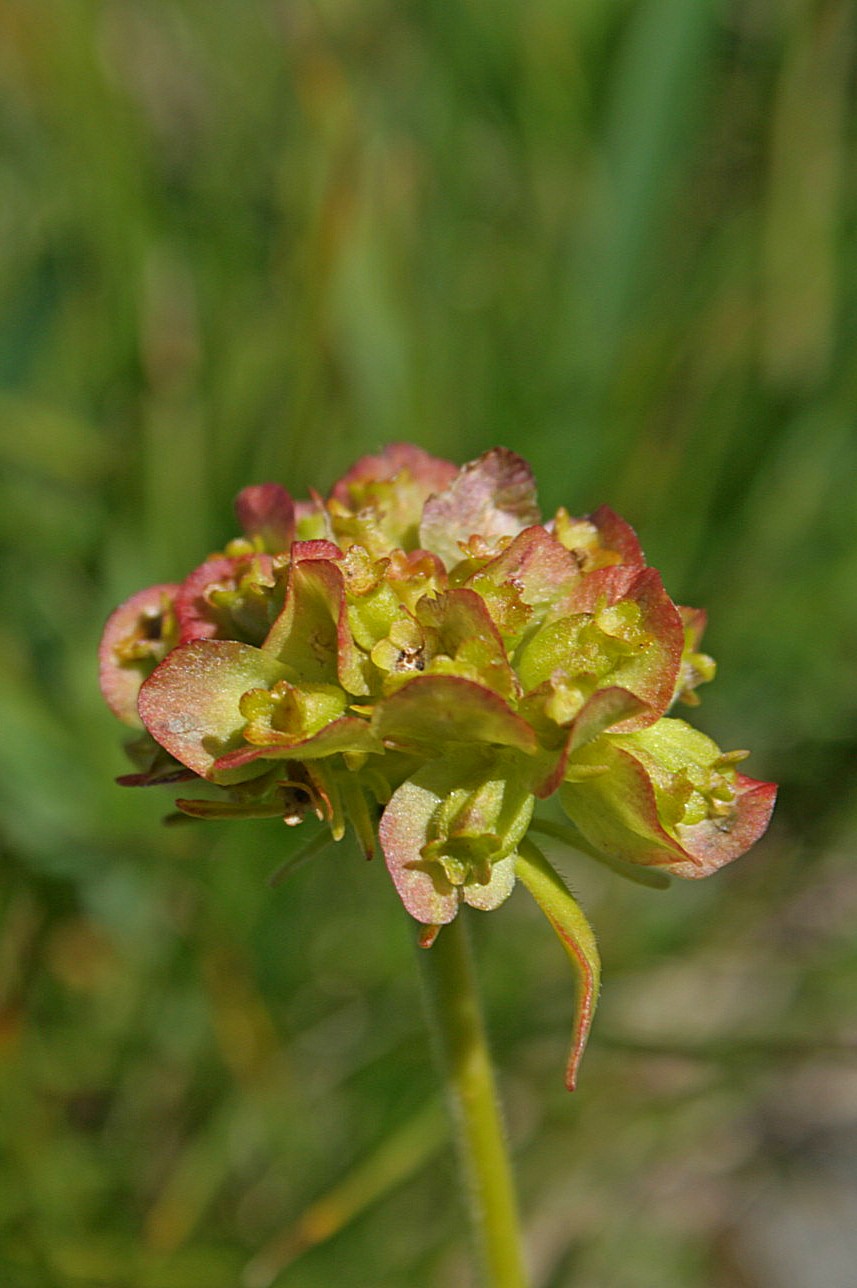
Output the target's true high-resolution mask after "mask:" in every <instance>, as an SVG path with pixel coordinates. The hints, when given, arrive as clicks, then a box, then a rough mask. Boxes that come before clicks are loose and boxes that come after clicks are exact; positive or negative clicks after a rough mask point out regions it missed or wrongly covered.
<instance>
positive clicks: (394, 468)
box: [331, 443, 458, 505]
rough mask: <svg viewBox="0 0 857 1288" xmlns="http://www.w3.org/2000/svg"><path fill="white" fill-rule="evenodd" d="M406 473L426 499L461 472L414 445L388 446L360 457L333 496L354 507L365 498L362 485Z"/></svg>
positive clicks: (333, 491) (335, 487)
mask: <svg viewBox="0 0 857 1288" xmlns="http://www.w3.org/2000/svg"><path fill="white" fill-rule="evenodd" d="M402 470H407V471H408V473H409V474H410V476H411V479H413V480H414V481H415V482H416V483H418V484H419V485H420V489H421V491H422V492H423V494H424V496H426V497H428V496H431V494H432V493H433V492H440V491H441V490H442V489H443V488H445V487H446V486H447V485H448V484H449V483H451V482H452V480H453V479H454V478H455V476H456V474H457V473H458V468H457V466H455V465H453V463H452V461H445V460H443V459H442V458H441V457H439V456H431V455H430V454H429V453H428V452H424V451H423V449H422V448H421V447H415V446H414V445H413V443H389V444H388V445H387V446H386V447H385V448H384V449H383V451H381V452H380V453H379V454H378V455H377V456H361V457H360V460H359V461H357V462H356V463H355V464H354V465H352V466H351V469H350V470H348V471H347V473H345V474H343V475H342V478H340V479H339V480H338V481H337V482H336V483H335V484H334V486H333V489H332V491H331V496H332V497H333V498H334V499H335V500H337V501H339V502H341V503H342V504H343V505H351V503H352V502H353V501H354V500H355V498H357V499H358V501H359V499H360V498H361V496H362V485H364V484H366V483H376V482H386V481H388V480H390V479H394V478H396V477H397V475H399V474H401V472H402Z"/></svg>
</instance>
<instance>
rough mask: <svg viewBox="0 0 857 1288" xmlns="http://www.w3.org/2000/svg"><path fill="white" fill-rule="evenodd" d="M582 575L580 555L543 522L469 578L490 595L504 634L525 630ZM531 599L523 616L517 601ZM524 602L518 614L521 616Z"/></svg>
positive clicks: (468, 583) (491, 608) (488, 600)
mask: <svg viewBox="0 0 857 1288" xmlns="http://www.w3.org/2000/svg"><path fill="white" fill-rule="evenodd" d="M578 581H580V570H579V569H578V566H577V563H576V561H575V559H574V557H573V556H572V555H571V554H570V553H569V551H568V550H566V549H565V548H564V547H563V546H561V545H560V543H559V542H558V541H557V539H556V537H554V536H552V535H551V534H550V533H549V532H547V531H546V529H545V528H543V527H542V526H541V525H540V524H536V525H534V526H533V527H530V528H525V529H524V531H523V532H519V533H518V535H517V536H516V537H515V538H514V540H513V541H512V543H511V545H509V546H508V547H507V548H506V549H505V550H504V551H503V552H502V553H501V554H499V555H497V557H496V558H494V559H490V560H489V561H488V562H487V563H486V564H484V565H483V566H482V567H481V568H479V569H477V571H476V572H474V573H472V574H471V575H470V577H468V578H467V581H466V582H465V585H466V586H471V587H472V588H473V589H474V590H476V591H477V592H478V593H479V594H480V595H481V596H482V597H483V598H484V599H485V601H486V603H487V605H488V608H489V611H490V612H491V615H492V617H493V618H494V620H495V621H496V622H497V623H498V625H499V626H500V628H501V629H502V630H503V632H504V634H506V635H510V636H519V635H520V632H521V631H522V629H523V627H524V626H526V625H527V624H528V623H530V624H531V623H532V619H533V614H535V622H536V623H537V622H539V621H540V620H542V619H543V618H544V616H545V614H546V613H547V611H548V610H549V609H550V608H551V606H552V605H554V604H556V603H557V602H558V601H563V600H564V599H565V598H566V597H567V596H568V594H569V593H570V591H571V589H572V587H573V586H574V585H576V583H577V582H578ZM520 605H525V608H524V609H523V619H522V620H518V619H516V614H515V608H516V606H520ZM520 611H521V610H520V608H518V618H520Z"/></svg>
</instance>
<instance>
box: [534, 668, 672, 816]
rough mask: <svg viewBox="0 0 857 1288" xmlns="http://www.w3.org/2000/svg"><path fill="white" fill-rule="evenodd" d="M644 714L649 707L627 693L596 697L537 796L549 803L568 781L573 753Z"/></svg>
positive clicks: (609, 692) (570, 732) (572, 730)
mask: <svg viewBox="0 0 857 1288" xmlns="http://www.w3.org/2000/svg"><path fill="white" fill-rule="evenodd" d="M642 710H647V708H646V705H645V703H644V702H641V700H640V699H639V698H637V697H635V696H634V694H633V693H629V692H628V690H627V689H621V688H617V687H615V686H614V687H612V688H609V689H599V690H598V691H597V692H596V693H593V695H592V697H591V698H589V699H588V700H587V702H586V703H585V704H584V706H583V707H582V708H581V710H580V712H579V713H578V715H577V716H575V718H574V720H573V721H572V722H571V724H570V725H569V728H568V733H567V735H566V737H565V739H564V741H563V743H562V746H561V748H560V750H559V752H558V753H557V754H556V755H555V757H554V758H553V763H552V765H551V768H550V771H549V772H548V774H547V775H546V777H545V778H543V779H542V781H541V782H540V783H539V785H538V786H537V787H536V788H535V789H534V790H535V794H536V796H538V797H539V798H540V799H541V800H545V799H546V798H547V797H548V796H552V795H553V793H554V792H555V791H556V790H557V788H558V787H559V785H560V783H561V782H562V780H563V778H564V777H565V771H566V768H567V766H568V758H569V756H570V755H571V754H572V753H573V752H575V751H577V750H579V748H581V747H585V746H586V744H587V743H590V742H593V741H594V740H595V739H596V738H600V737H601V735H602V734H603V733H605V732H606V731H607V730H608V729H611V728H614V727H615V726H617V725H621V724H627V723H630V722H631V720H632V719H633V718H634V717H635V716H637V715H639V713H640V712H641V711H642Z"/></svg>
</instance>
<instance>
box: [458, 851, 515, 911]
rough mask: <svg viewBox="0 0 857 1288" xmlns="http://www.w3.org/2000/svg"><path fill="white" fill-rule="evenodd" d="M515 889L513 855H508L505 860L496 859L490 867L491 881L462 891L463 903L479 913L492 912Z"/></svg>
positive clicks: (467, 887)
mask: <svg viewBox="0 0 857 1288" xmlns="http://www.w3.org/2000/svg"><path fill="white" fill-rule="evenodd" d="M514 888H515V855H514V854H508V855H507V856H506V858H505V859H498V860H497V862H496V863H493V864H492V865H491V880H490V881H488V882H487V883H486V884H485V885H479V884H477V883H476V882H474V883H472V884H471V885H466V886H465V887H464V891H463V896H462V897H463V899H464V902H465V903H466V904H467V905H468V906H469V907H470V908H478V909H479V911H480V912H493V910H494V909H495V908H499V907H500V904H501V903H505V902H506V900H507V899H508V898H509V895H510V894H511V893H512V891H513V890H514Z"/></svg>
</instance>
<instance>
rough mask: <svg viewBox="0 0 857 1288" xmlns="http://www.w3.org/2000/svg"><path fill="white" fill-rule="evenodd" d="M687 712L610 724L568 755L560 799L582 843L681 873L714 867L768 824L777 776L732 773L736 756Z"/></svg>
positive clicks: (754, 838)
mask: <svg viewBox="0 0 857 1288" xmlns="http://www.w3.org/2000/svg"><path fill="white" fill-rule="evenodd" d="M737 755H740V753H733V755H732V756H723V755H722V754H721V752H720V749H719V748H718V747H717V745H716V743H714V742H712V740H711V739H710V738H707V737H706V736H705V734H703V733H700V732H699V730H697V729H693V728H691V727H690V726H689V725H687V724H685V723H684V721H682V720H673V719H662V720H659V721H658V722H657V724H655V725H653V726H651V728H647V729H642V730H639V731H637V732H635V733H630V734H624V735H613V734H608V735H606V736H605V737H603V738H600V739H598V740H597V741H596V742H594V743H591V744H589V745H587V746H586V747H584V748H582V749H581V750H580V751H579V752H577V753H576V754H575V755H574V758H573V760H572V761H570V762H569V766H568V769H567V771H566V772H567V777H568V779H571V777H572V775H573V773H575V772H577V773H578V774H579V773H580V771H581V770H582V771H583V772H584V773H585V772H586V771H587V769H589V770H590V771H591V770H592V769H593V768H597V769H600V770H602V771H603V772H601V773H599V774H597V776H595V777H588V778H583V779H582V780H581V781H566V782H565V783H564V784H563V785H562V787H561V788H560V791H559V797H560V803H561V805H562V807H563V809H564V810H565V812H566V813H567V814H568V816H569V818H570V819H571V820H572V822H573V823H574V824H575V826H576V827H577V828H578V830H579V831H580V833H581V835H582V837H583V839H584V842H585V843H586V844H585V846H584V848H586V846H591V847H594V849H595V850H596V851H597V852H598V853H601V854H607V855H608V856H612V857H614V858H619V859H624V860H626V861H627V862H631V863H641V864H654V865H657V866H660V867H665V868H666V869H667V870H668V871H669V872H671V873H673V874H674V875H675V876H680V877H686V878H693V877H705V876H709V875H710V874H711V873H712V872H714V871H716V870H717V869H718V868H720V867H723V865H724V864H726V863H730V862H731V861H732V860H733V859H736V858H738V856H739V855H741V854H744V853H745V851H746V850H748V849H749V848H750V846H751V845H753V844H754V843H755V841H757V840H758V839H759V837H760V836H761V835H762V833H763V832H764V831H765V829H766V827H767V826H768V822H769V820H770V817H771V812H772V810H773V807H774V801H775V798H776V787H775V785H774V784H773V783H761V782H757V781H756V780H754V779H752V778H746V777H745V776H744V775H742V774H738V773H736V771H735V769H734V763H733V761H734V756H737Z"/></svg>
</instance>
